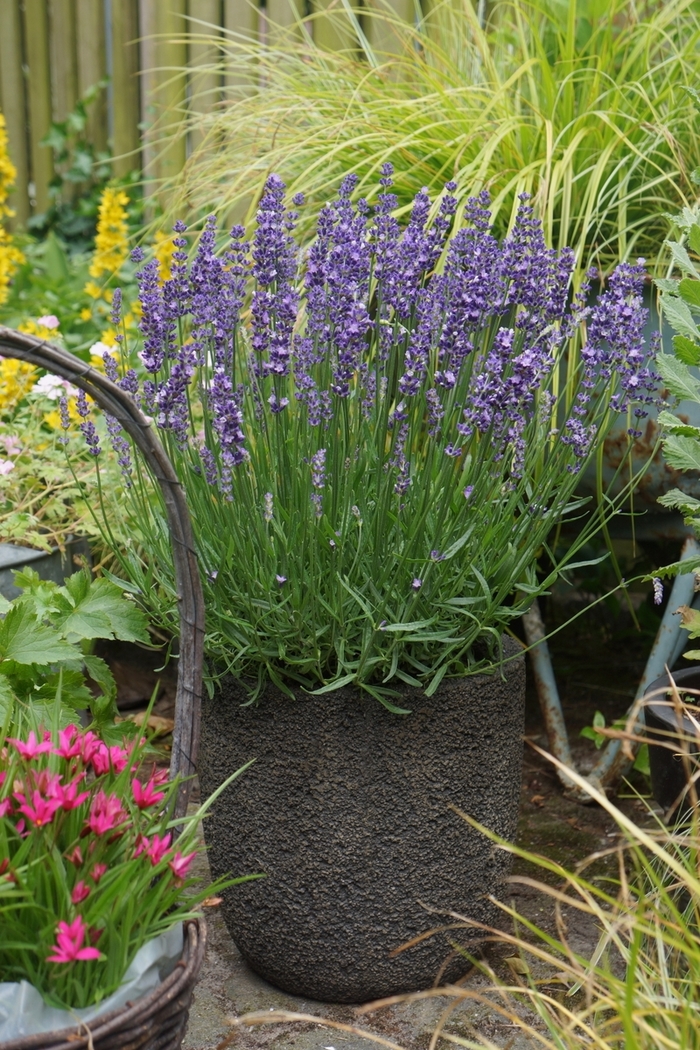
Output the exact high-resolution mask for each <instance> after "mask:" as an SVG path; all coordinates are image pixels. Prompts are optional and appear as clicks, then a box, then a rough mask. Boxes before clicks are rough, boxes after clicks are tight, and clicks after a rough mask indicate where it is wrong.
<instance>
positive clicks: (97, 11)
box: [75, 0, 108, 151]
mask: <svg viewBox="0 0 700 1050" xmlns="http://www.w3.org/2000/svg"><path fill="white" fill-rule="evenodd" d="M75 27H76V51H77V65H78V68H77V75H78V95H79V97H81V98H82V97H83V95H84V94H85V92H86V91H87V90H88V88H91V87H94V86H95V85H96V84H99V82H100V81H101V80H104V79H105V77H106V76H107V55H106V53H105V16H104V2H103V0H75ZM107 127H108V124H107V93H106V92H105V91H102V92H100V94H99V95H98V97H97V98H96V99H95V101H94V102H93V103H92V105H91V106H90V108H89V109H88V122H87V128H86V137H87V139H88V141H89V142H91V143H92V145H93V146H94V147H95V149H96V150H98V151H102V150H105V149H106V148H107Z"/></svg>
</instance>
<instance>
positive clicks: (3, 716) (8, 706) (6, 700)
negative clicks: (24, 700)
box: [0, 674, 17, 725]
mask: <svg viewBox="0 0 700 1050" xmlns="http://www.w3.org/2000/svg"><path fill="white" fill-rule="evenodd" d="M16 700H17V697H16V696H15V692H14V690H13V688H12V686H11V684H10V680H9V678H7V677H6V675H4V674H0V725H2V724H3V723H5V722H6V721H7V720H8V718H10V717H11V716H12V712H13V710H14V706H15V702H16Z"/></svg>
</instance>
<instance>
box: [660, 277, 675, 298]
mask: <svg viewBox="0 0 700 1050" xmlns="http://www.w3.org/2000/svg"><path fill="white" fill-rule="evenodd" d="M654 284H655V285H656V287H657V288H658V289H659V291H660V292H670V293H671V295H678V285H679V284H680V281H676V280H674V279H673V278H672V277H659V278H658V279H657V280H656V281H654Z"/></svg>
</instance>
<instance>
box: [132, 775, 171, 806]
mask: <svg viewBox="0 0 700 1050" xmlns="http://www.w3.org/2000/svg"><path fill="white" fill-rule="evenodd" d="M155 787H156V784H155V780H154V778H153V777H151V779H150V780H149V781H148V783H147V784H146V786H145V787H144V786H143V784H141V783H140V782H139V781H138V780H132V782H131V790H132V791H133V794H134V802H135V803H136V805H137V806H138V807H139V809H148V807H149V806H155V804H156V802H160V800H161V799H162V798H165V792H164V791H156V790H155Z"/></svg>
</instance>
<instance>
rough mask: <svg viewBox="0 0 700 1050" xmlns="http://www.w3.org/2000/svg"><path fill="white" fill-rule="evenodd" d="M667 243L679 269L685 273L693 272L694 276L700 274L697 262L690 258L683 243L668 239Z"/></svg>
mask: <svg viewBox="0 0 700 1050" xmlns="http://www.w3.org/2000/svg"><path fill="white" fill-rule="evenodd" d="M666 244H667V245H668V247H669V248H670V249H671V255H672V256H673V261H674V262H675V263H676V265H677V266H678V268H679V270H681V271H682V272H683V273H685V274H692V276H693V277H696V276H700V273H699V272H698V270H697V267H696V266H695V263H694V262H693V260H692V259H691V258H690V256H689V255H688V252H687V251H686V249H685V248H684V247H683V245H682V244H679V243H678V241H666ZM693 250H695V249H693Z"/></svg>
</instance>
